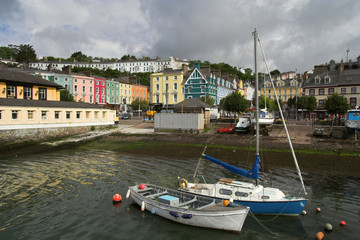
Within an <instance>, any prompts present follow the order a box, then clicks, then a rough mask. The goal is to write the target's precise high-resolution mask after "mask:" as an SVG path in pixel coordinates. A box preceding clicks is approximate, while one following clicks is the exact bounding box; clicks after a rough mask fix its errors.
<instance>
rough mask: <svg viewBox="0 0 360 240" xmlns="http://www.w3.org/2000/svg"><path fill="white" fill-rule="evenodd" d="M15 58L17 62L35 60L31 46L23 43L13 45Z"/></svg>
mask: <svg viewBox="0 0 360 240" xmlns="http://www.w3.org/2000/svg"><path fill="white" fill-rule="evenodd" d="M14 58H15V60H16V61H17V62H18V63H25V64H29V63H30V62H35V61H36V53H35V50H34V48H33V46H31V45H28V44H25V45H20V46H15V56H14Z"/></svg>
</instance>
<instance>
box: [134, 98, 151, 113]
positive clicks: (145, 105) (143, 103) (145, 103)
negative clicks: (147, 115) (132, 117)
mask: <svg viewBox="0 0 360 240" xmlns="http://www.w3.org/2000/svg"><path fill="white" fill-rule="evenodd" d="M139 102H140V110H141V111H144V110H145V109H147V108H149V102H148V101H146V100H142V101H140V99H139V98H135V100H134V101H132V102H131V104H130V106H131V108H132V109H133V111H135V110H139Z"/></svg>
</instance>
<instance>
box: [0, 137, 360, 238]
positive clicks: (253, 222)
mask: <svg viewBox="0 0 360 240" xmlns="http://www.w3.org/2000/svg"><path fill="white" fill-rule="evenodd" d="M94 145H96V144H94V143H93V144H91V145H90V146H94ZM164 151H165V149H164ZM198 158H199V155H197V156H194V157H192V158H179V157H169V156H166V157H164V156H162V155H160V154H159V156H144V155H141V156H139V155H129V154H124V153H121V152H116V151H112V150H105V149H96V148H93V147H88V148H86V147H81V148H73V149H68V150H61V151H54V152H50V153H41V154H33V155H24V156H18V157H12V158H2V159H0V216H1V217H0V239H11V240H12V239H36V240H39V239H314V237H315V235H316V233H317V232H319V231H322V232H325V231H324V226H325V224H326V223H330V224H332V226H333V228H334V229H333V231H332V232H325V237H326V239H358V226H359V222H360V179H359V178H358V177H354V176H357V175H356V174H351V173H349V174H344V173H341V174H336V172H334V171H333V169H334V166H328V165H327V164H326V162H324V163H323V164H322V163H321V165H322V166H323V169H322V171H319V174H314V171H313V169H312V170H311V169H306V168H305V169H302V170H303V177H304V179H305V185H306V186H307V190H308V193H309V195H308V197H309V201H308V203H307V205H306V206H305V210H306V211H307V215H305V216H302V215H300V216H298V217H282V216H271V217H270V216H257V217H256V218H254V217H252V216H251V215H249V216H248V217H247V219H246V222H245V224H244V227H243V230H242V232H241V233H240V234H234V233H230V232H223V231H218V230H211V229H203V228H195V227H190V226H185V225H180V224H177V223H174V222H171V221H169V220H166V219H163V218H161V217H158V216H156V215H152V214H151V213H150V212H142V211H141V210H140V207H139V206H137V205H135V204H134V203H133V202H132V201H131V200H129V199H128V200H126V199H125V195H126V192H127V188H128V186H131V185H134V184H136V183H139V182H151V183H154V184H157V185H161V186H166V187H169V188H177V176H186V175H188V174H191V173H193V172H194V169H195V167H196V164H197V161H198ZM329 158H331V156H329V157H328V160H330V159H329ZM357 160H360V159H359V158H358V159H357ZM309 161H314V162H316V161H324V159H323V158H320V159H318V160H317V159H311V160H309ZM327 167H329V168H331V171H329V172H328V171H326V168H327ZM353 171H358V169H356V168H354V169H353ZM199 173H200V174H202V175H204V176H205V178H206V179H207V180H208V182H214V181H216V180H217V179H218V178H221V177H234V176H233V175H232V174H230V173H229V172H228V171H226V170H225V169H222V168H221V167H219V166H217V165H214V164H211V163H209V162H204V161H202V162H201V164H200V167H199ZM267 175H269V176H270V175H271V176H273V177H274V178H273V180H272V184H273V185H276V186H280V188H281V187H284V188H286V187H291V188H298V187H299V183H298V180H297V175H296V173H295V170H294V168H293V167H290V166H273V168H272V170H271V171H269V172H267ZM293 186H294V187H293ZM115 193H119V194H121V195H122V196H123V201H122V203H121V204H118V205H116V206H115V205H113V203H112V196H113V195H114V194H115ZM316 208H321V209H322V211H321V213H316V212H315V209H316ZM341 220H343V221H345V222H346V224H347V225H346V226H345V227H340V225H339V223H340V221H341Z"/></svg>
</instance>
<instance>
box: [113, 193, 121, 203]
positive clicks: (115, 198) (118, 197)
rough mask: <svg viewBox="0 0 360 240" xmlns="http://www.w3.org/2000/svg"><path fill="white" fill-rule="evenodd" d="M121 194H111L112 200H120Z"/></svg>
mask: <svg viewBox="0 0 360 240" xmlns="http://www.w3.org/2000/svg"><path fill="white" fill-rule="evenodd" d="M121 199H122V198H121V195H120V194H115V195H114V196H113V201H114V202H121Z"/></svg>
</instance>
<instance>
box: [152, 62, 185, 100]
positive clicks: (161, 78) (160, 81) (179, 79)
mask: <svg viewBox="0 0 360 240" xmlns="http://www.w3.org/2000/svg"><path fill="white" fill-rule="evenodd" d="M186 72H187V67H185V66H184V67H183V69H177V70H172V69H166V70H164V71H162V72H160V73H153V74H151V75H150V104H151V105H153V106H156V105H166V104H168V105H170V106H172V105H175V104H177V103H179V102H182V101H184V99H185V94H184V91H185V89H184V84H183V80H184V74H185V73H186Z"/></svg>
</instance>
